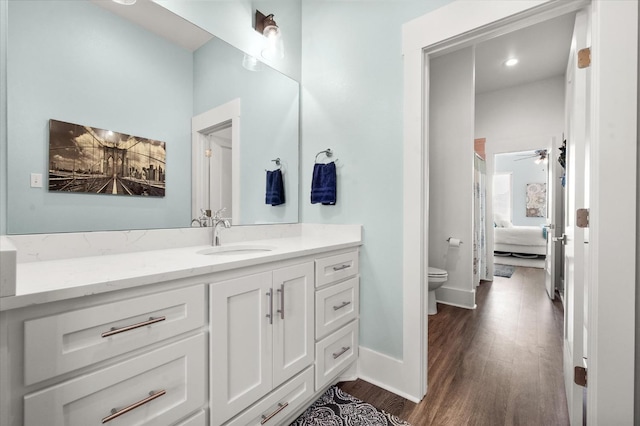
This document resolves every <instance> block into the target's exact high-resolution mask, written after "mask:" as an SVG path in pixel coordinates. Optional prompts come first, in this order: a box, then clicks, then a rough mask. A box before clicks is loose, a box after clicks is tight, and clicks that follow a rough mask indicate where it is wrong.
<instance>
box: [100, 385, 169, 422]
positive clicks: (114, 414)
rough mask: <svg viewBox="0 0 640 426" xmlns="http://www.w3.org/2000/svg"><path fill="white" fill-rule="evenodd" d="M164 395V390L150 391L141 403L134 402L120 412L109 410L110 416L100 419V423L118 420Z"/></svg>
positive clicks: (113, 409)
mask: <svg viewBox="0 0 640 426" xmlns="http://www.w3.org/2000/svg"><path fill="white" fill-rule="evenodd" d="M166 393H167V391H166V390H161V391H158V392H154V391H151V392H149V396H148V397H146V398H145V399H143V400H141V401H138V402H135V403H133V404H131V405H129V406H128V407H124V408H123V409H121V410H117V409H115V408H112V409H111V414H110V415H108V416H107V417H105V418H103V419H102V423H103V424H104V423H107V422H110V421H111V420H113V419H115V418H118V417H120V416H121V415H123V414H125V413H128V412H129V411H131V410H135V409H136V408H138V407H141V406H143V405H144V404H146V403H147V402H151V401H153V400H154V399H156V398H160V397H161V396H162V395H164V394H166Z"/></svg>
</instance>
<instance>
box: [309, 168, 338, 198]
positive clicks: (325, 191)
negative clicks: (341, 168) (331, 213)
mask: <svg viewBox="0 0 640 426" xmlns="http://www.w3.org/2000/svg"><path fill="white" fill-rule="evenodd" d="M336 181H337V177H336V163H334V162H333V161H332V162H331V163H326V164H322V163H316V164H315V165H314V166H313V179H312V180H311V204H316V203H322V204H324V205H328V206H332V205H334V204H335V203H336V193H337V191H336Z"/></svg>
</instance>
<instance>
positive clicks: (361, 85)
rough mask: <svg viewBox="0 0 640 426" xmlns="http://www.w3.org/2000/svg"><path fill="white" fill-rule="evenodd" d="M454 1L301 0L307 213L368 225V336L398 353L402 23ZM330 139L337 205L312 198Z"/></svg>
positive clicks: (303, 208)
mask: <svg viewBox="0 0 640 426" xmlns="http://www.w3.org/2000/svg"><path fill="white" fill-rule="evenodd" d="M446 3H449V1H447V0H438V1H428V0H422V1H412V0H402V1H393V0H381V1H319V0H303V1H302V145H301V158H300V164H301V175H302V178H301V180H300V184H301V196H300V197H301V204H300V214H301V218H302V221H303V222H309V223H319V222H320V223H360V224H362V225H364V246H363V247H362V254H361V257H360V262H361V263H360V265H361V284H360V292H361V293H360V294H361V305H360V306H361V307H360V317H361V327H360V339H361V344H362V345H363V346H365V347H367V348H370V349H372V350H375V351H379V352H382V353H384V354H387V355H389V356H392V357H395V358H402V184H403V182H402V147H403V142H402V91H403V77H402V72H403V67H402V54H401V53H402V52H401V49H402V40H401V26H402V24H403V23H405V22H407V21H409V20H411V19H413V18H416V17H418V16H421V15H423V14H425V13H427V12H429V11H431V10H433V9H435V8H437V7H439V6H442V5H444V4H446ZM326 148H331V149H333V150H334V152H335V157H334V158H338V159H339V160H338V162H337V164H338V199H337V203H336V205H335V206H321V205H317V204H314V205H312V204H310V201H309V199H310V198H309V197H310V195H309V191H310V187H311V173H312V169H313V161H314V157H315V155H316V153H317V152H318V151H320V150H324V149H326ZM417 320H418V319H417V318H416V321H417Z"/></svg>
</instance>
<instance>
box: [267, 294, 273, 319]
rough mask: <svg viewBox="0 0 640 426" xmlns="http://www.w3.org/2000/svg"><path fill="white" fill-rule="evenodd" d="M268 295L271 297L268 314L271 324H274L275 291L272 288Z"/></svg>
mask: <svg viewBox="0 0 640 426" xmlns="http://www.w3.org/2000/svg"><path fill="white" fill-rule="evenodd" d="M267 297H268V298H269V313H268V314H267V318H269V324H273V293H272V292H271V290H269V291H268V292H267Z"/></svg>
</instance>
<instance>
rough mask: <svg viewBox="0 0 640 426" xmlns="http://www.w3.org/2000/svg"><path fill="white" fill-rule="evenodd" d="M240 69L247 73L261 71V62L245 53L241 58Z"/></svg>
mask: <svg viewBox="0 0 640 426" xmlns="http://www.w3.org/2000/svg"><path fill="white" fill-rule="evenodd" d="M242 67H243V68H244V69H247V70H249V71H260V70H262V62H260V61H259V60H258V58H255V57H253V56H251V55H249V54H248V53H245V54H244V57H243V58H242Z"/></svg>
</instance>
